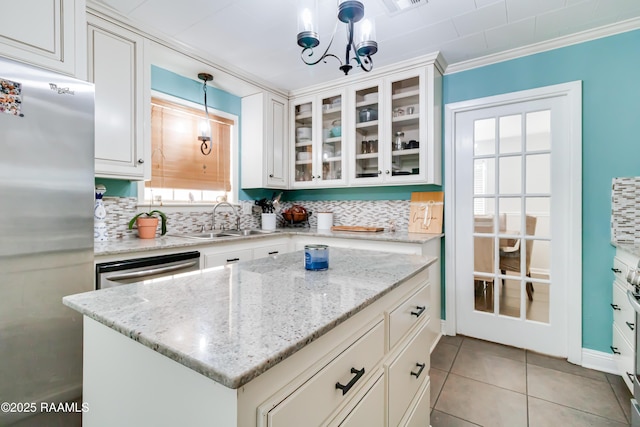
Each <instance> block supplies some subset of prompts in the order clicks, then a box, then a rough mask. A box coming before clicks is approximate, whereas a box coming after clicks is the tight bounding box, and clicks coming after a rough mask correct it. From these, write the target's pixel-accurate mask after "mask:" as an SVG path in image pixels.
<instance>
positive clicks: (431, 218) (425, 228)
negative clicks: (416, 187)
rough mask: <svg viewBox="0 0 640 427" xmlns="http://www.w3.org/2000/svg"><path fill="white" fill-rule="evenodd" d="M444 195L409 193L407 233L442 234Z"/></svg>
mask: <svg viewBox="0 0 640 427" xmlns="http://www.w3.org/2000/svg"><path fill="white" fill-rule="evenodd" d="M443 210H444V193H442V192H441V191H438V192H421V193H411V204H410V205H409V233H437V234H439V233H442V214H443Z"/></svg>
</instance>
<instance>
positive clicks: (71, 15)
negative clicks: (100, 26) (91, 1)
mask: <svg viewBox="0 0 640 427" xmlns="http://www.w3.org/2000/svg"><path fill="white" fill-rule="evenodd" d="M2 9H3V19H2V26H1V27H0V55H2V56H6V57H8V58H12V59H16V60H18V61H22V62H26V63H29V64H32V65H36V66H39V67H43V68H47V69H50V70H53V71H57V72H60V73H64V74H67V75H70V76H74V77H77V78H79V79H85V78H86V74H87V73H86V66H85V61H86V18H85V9H86V2H85V0H48V1H43V0H11V1H4V2H2Z"/></svg>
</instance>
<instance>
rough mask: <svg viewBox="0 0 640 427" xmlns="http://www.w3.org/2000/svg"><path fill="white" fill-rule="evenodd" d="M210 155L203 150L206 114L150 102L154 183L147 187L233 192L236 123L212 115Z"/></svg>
mask: <svg viewBox="0 0 640 427" xmlns="http://www.w3.org/2000/svg"><path fill="white" fill-rule="evenodd" d="M209 117H210V119H209V123H210V124H211V134H212V141H211V142H210V143H211V144H212V149H211V154H209V155H207V156H205V155H203V154H202V153H201V151H200V144H201V141H199V140H198V135H200V124H201V123H202V122H203V121H204V111H202V110H198V109H195V108H190V107H185V106H183V105H179V104H174V103H171V102H168V101H164V100H161V99H158V98H152V100H151V150H152V151H151V181H148V182H147V183H146V186H147V187H160V188H178V189H186V190H209V191H231V168H230V166H231V147H230V145H231V133H232V126H233V121H232V120H229V119H225V118H223V117H218V116H214V115H213V114H211V113H209Z"/></svg>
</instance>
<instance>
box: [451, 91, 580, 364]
mask: <svg viewBox="0 0 640 427" xmlns="http://www.w3.org/2000/svg"><path fill="white" fill-rule="evenodd" d="M562 96H566V97H568V100H569V105H568V107H569V111H568V117H569V123H568V124H567V125H568V127H569V130H568V133H569V139H570V140H571V142H570V147H571V148H570V149H571V156H570V158H569V159H568V162H570V167H569V168H568V171H570V172H571V174H572V175H571V189H570V192H569V194H570V196H569V197H570V199H571V200H569V201H568V205H569V206H570V213H569V215H570V218H571V219H572V221H571V226H570V227H569V228H568V230H567V233H568V241H569V247H570V248H577V249H574V250H568V251H567V253H564V254H562V256H563V257H565V259H566V263H567V266H568V267H567V272H568V274H567V276H568V277H564V278H557V279H556V280H560V281H562V282H564V283H567V288H566V290H565V303H566V307H567V359H568V360H569V362H571V363H574V364H577V365H580V364H581V361H582V355H583V352H582V232H581V224H582V82H581V81H575V82H570V83H563V84H558V85H553V86H546V87H542V88H536V89H530V90H524V91H520V92H513V93H508V94H503V95H496V96H490V97H486V98H479V99H473V100H467V101H461V102H457V103H452V104H447V105H445V127H444V132H445V138H444V149H445V152H444V155H445V158H444V166H445V176H444V179H445V181H444V188H445V189H446V191H445V193H444V199H445V200H444V206H445V212H444V223H445V230H444V231H445V236H446V239H445V278H446V279H445V283H446V284H445V296H446V298H445V300H446V316H447V322H446V325H445V334H446V335H455V334H456V331H457V328H456V292H455V283H454V279H455V277H456V275H455V272H456V265H455V250H454V242H455V240H456V233H455V230H456V229H455V227H454V222H455V221H454V220H455V215H454V213H455V210H456V206H455V200H456V186H455V176H456V170H455V153H454V146H455V115H456V114H458V113H463V112H467V111H472V110H477V109H484V108H491V107H496V106H499V105H506V104H510V103H516V102H526V101H533V100H537V99H543V98H552V97H562ZM569 296H570V298H569Z"/></svg>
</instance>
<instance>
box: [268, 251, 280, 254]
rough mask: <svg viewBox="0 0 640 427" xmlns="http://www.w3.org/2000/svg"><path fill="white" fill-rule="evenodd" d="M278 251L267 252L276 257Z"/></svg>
mask: <svg viewBox="0 0 640 427" xmlns="http://www.w3.org/2000/svg"><path fill="white" fill-rule="evenodd" d="M279 252H280V251H271V252H269V255H276V254H277V253H279Z"/></svg>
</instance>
